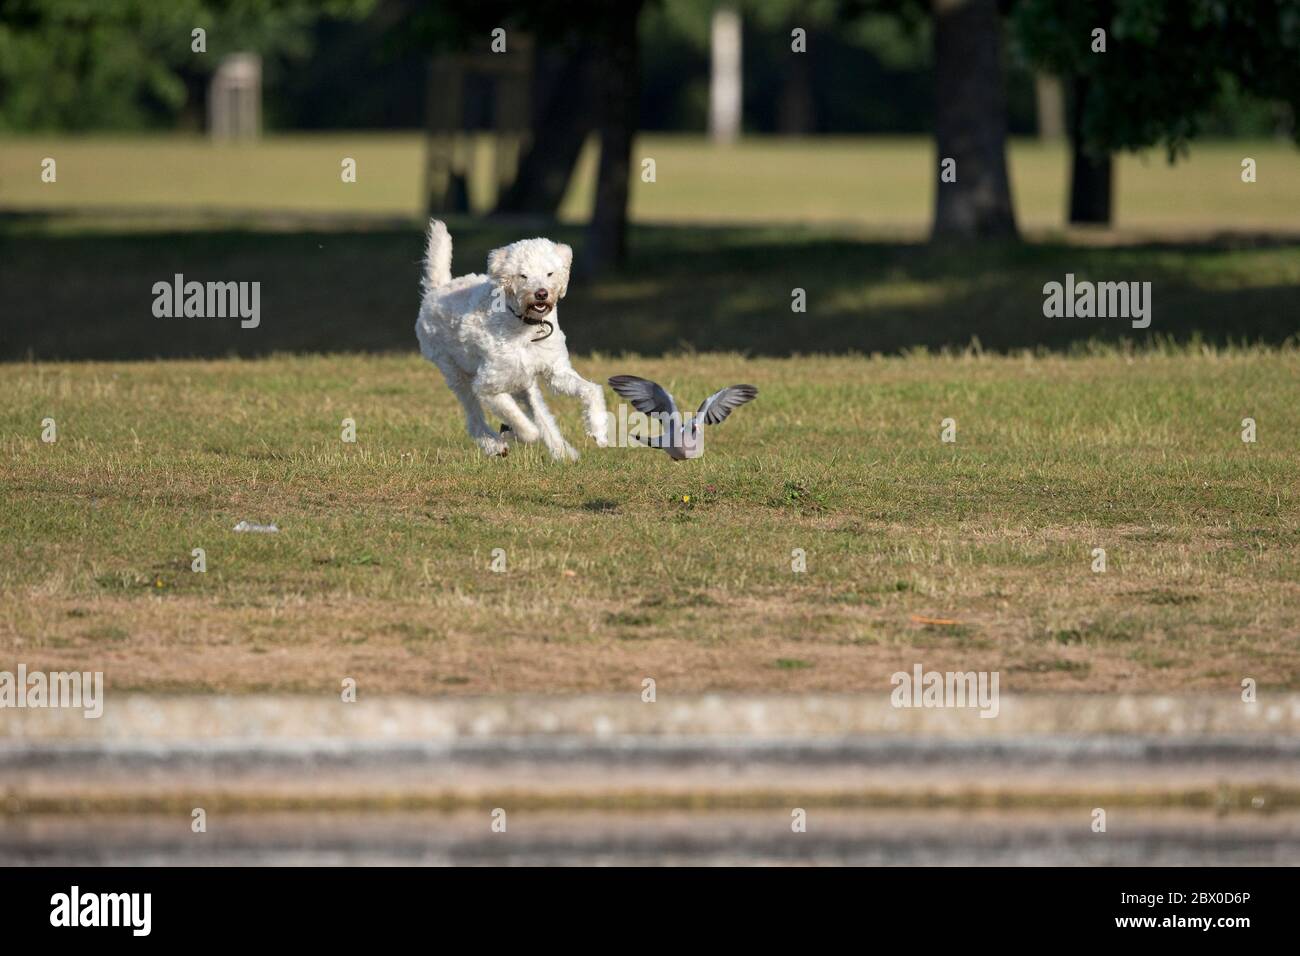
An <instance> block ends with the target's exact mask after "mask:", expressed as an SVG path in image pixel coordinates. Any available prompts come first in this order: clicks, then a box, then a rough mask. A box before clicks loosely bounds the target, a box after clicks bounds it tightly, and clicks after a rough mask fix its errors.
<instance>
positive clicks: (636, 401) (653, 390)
mask: <svg viewBox="0 0 1300 956" xmlns="http://www.w3.org/2000/svg"><path fill="white" fill-rule="evenodd" d="M609 387H610V388H612V389H613V390H614V391H616V392H618V394H620V395H622V396H623V397H624V398H626V399H627V400H628V401H629V402H631V403H632V407H633V408H635V409H636V410H637V411H638V412H644V413H645V414H647V415H653V414H654V413H655V412H660V413H664V414H672V413H673V412H675V411H677V405H676V403H675V402H674V401H673V397H672V396H671V395H669V394H668V393H667V392H665V391H664V389H663V386H661V385H658V384H656V383H654V382H652V381H650V380H649V379H645V378H637V377H636V376H635V375H615V376H614V377H613V378H611V379H610V380H609Z"/></svg>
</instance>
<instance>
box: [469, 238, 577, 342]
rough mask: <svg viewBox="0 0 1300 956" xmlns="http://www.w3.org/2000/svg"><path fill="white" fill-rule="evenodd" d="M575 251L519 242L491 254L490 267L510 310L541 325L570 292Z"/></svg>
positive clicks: (561, 246)
mask: <svg viewBox="0 0 1300 956" xmlns="http://www.w3.org/2000/svg"><path fill="white" fill-rule="evenodd" d="M571 265H573V250H572V249H570V248H569V247H568V246H566V245H564V244H563V243H560V242H551V240H549V239H520V240H519V241H518V242H512V243H510V245H508V246H502V247H501V248H500V249H493V250H492V251H491V252H489V253H488V257H487V268H488V275H490V276H491V277H492V279H493V281H495V282H496V283H497V285H499V286H500V287H501V288H502V289H503V290H505V297H506V302H507V304H508V305H509V307H510V309H511V310H512V311H513V312H514V313H515V314H516V315H519V316H521V317H522V318H523V319H524V320H525V321H528V322H532V323H534V324H536V323H540V322H541V321H542V320H543V319H545V318H546V317H547V316H548V315H550V314H551V312H552V311H553V310H554V309H555V306H556V303H558V302H559V301H560V300H561V299H563V298H564V294H565V293H566V292H568V291H569V267H570V266H571Z"/></svg>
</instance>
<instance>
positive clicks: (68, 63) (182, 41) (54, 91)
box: [0, 0, 373, 130]
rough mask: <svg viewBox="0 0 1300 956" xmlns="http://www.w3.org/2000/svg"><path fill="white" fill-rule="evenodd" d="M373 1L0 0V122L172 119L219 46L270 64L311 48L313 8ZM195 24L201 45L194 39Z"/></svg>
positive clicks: (127, 124) (336, 11)
mask: <svg viewBox="0 0 1300 956" xmlns="http://www.w3.org/2000/svg"><path fill="white" fill-rule="evenodd" d="M372 3H373V0H323V2H312V0H169V2H167V3H157V2H151V0H98V2H92V0H0V129H22V130H88V129H133V128H141V127H147V126H151V125H158V124H160V123H165V122H174V121H175V120H176V118H177V117H178V116H180V115H181V114H182V112H183V111H184V110H185V108H186V105H187V103H188V102H191V101H192V100H193V99H194V97H195V92H196V90H197V91H198V92H199V93H201V91H202V87H203V84H202V79H203V78H204V77H206V76H207V75H208V74H209V73H211V72H212V71H213V70H215V69H216V67H217V64H218V63H219V62H220V61H221V58H222V57H223V56H224V55H225V54H227V53H233V52H237V51H239V52H253V53H259V54H261V55H262V57H263V59H264V61H265V62H266V64H267V69H268V70H270V71H272V72H274V70H275V68H276V64H277V63H278V62H282V61H285V60H289V59H294V58H300V57H304V56H306V55H307V54H308V53H309V52H310V47H311V42H310V38H311V31H310V27H311V25H312V23H314V22H315V21H316V20H317V19H318V18H320V17H322V16H330V17H340V18H343V17H356V16H361V15H364V13H365V12H366V11H367V10H368V9H369V8H370V7H371V6H372ZM197 28H202V29H203V30H205V31H206V36H205V46H206V52H202V53H200V52H195V51H194V50H193V49H192V42H193V41H192V31H193V30H195V29H197ZM199 101H200V102H201V101H202V99H201V96H200V97H199Z"/></svg>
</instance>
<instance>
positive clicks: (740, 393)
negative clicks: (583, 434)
mask: <svg viewBox="0 0 1300 956" xmlns="http://www.w3.org/2000/svg"><path fill="white" fill-rule="evenodd" d="M609 384H610V387H611V388H612V389H614V391H616V392H617V393H618V394H620V395H622V396H623V397H624V398H626V399H627V400H628V401H629V402H631V403H632V407H633V408H635V409H636V410H637V411H638V412H644V413H645V414H646V415H649V416H651V417H653V418H656V419H657V420H658V421H659V424H660V425H661V426H662V428H661V431H660V433H659V435H658V436H657V437H655V438H646V437H644V436H642V435H637V436H635V437H636V438H637V439H638V440H639V441H641V442H642V443H643V444H646V445H648V446H650V447H651V448H662V449H663V450H664V451H666V452H667V453H668V454H669V456H670V457H671V458H672V459H673V461H685V460H686V459H687V458H699V457H700V456H701V455H703V454H704V434H703V432H701V431H700V424H701V423H703V424H705V425H716V424H718V423H719V422H721V421H722V420H723V419H725V418H726V417H727V416H728V415H730V414H731V410H732V409H733V408H739V407H740V406H741V405H744V404H745V403H746V402H749V401H752V400H754V399H755V398H757V397H758V389H756V388H755V387H754V386H753V385H728V386H727V387H726V388H724V389H720V390H719V391H716V392H714V393H713V394H712V395H710V396H709V397H708V398H706V399H705V400H704V402H703V404H701V405H700V407H699V409H698V410H697V411H696V412H695V414H694V415H686V416H683V415H682V414H681V412H679V411H678V410H677V403H676V402H674V401H673V397H672V396H671V395H669V394H668V393H667V392H666V391H665V390H664V388H663V386H662V385H659V384H657V383H655V382H652V381H650V380H649V379H644V378H637V377H636V376H635V375H615V376H614V377H613V378H611V379H610V380H609Z"/></svg>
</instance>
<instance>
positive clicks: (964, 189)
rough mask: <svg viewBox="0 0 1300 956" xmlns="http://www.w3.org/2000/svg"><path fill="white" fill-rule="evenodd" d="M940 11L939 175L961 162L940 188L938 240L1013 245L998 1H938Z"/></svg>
mask: <svg viewBox="0 0 1300 956" xmlns="http://www.w3.org/2000/svg"><path fill="white" fill-rule="evenodd" d="M933 10H934V84H935V99H936V103H935V107H936V108H935V138H936V141H937V145H938V150H939V161H940V169H942V163H943V160H945V159H953V160H956V170H955V172H956V181H955V182H943V181H942V179H940V180H939V181H938V182H937V189H936V201H935V208H934V230H933V234H932V235H933V238H935V239H940V238H960V239H969V238H976V237H990V238H991V237H1007V238H1014V237H1015V235H1016V218H1015V213H1014V212H1013V211H1012V206H1011V185H1010V180H1009V179H1008V176H1007V158H1006V140H1007V103H1006V90H1005V82H1004V77H1003V70H1002V21H1001V18H1000V17H999V16H998V6H997V0H933ZM938 172H939V171H938V170H936V176H937V175H938Z"/></svg>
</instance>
